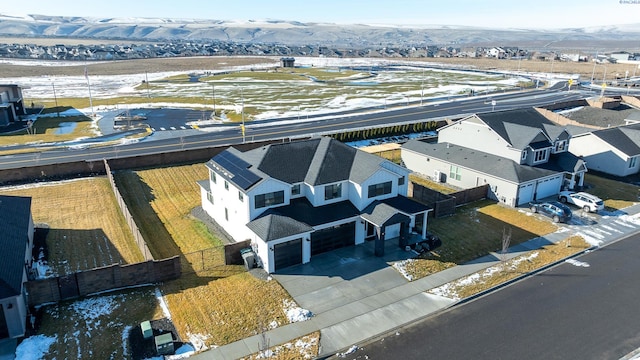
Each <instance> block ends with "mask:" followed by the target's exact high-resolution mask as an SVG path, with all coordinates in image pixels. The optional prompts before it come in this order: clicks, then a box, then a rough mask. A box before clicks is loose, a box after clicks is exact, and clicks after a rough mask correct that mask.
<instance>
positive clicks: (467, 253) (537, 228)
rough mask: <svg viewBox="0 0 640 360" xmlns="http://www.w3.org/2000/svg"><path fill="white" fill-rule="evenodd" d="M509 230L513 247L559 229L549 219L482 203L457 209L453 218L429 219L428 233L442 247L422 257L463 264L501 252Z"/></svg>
mask: <svg viewBox="0 0 640 360" xmlns="http://www.w3.org/2000/svg"><path fill="white" fill-rule="evenodd" d="M509 228H510V229H511V231H512V235H511V244H512V245H516V244H519V243H521V242H524V241H527V240H530V239H531V238H534V237H536V236H541V235H546V234H548V233H551V232H553V231H555V230H556V229H557V227H556V226H555V225H553V224H552V223H551V222H550V221H547V220H546V219H542V218H540V219H539V218H537V217H534V216H529V215H527V213H522V212H520V211H518V209H514V208H509V207H506V206H502V205H500V204H497V203H495V202H494V201H490V200H483V201H479V202H475V203H471V204H468V205H465V206H462V207H460V208H458V209H457V210H456V213H455V214H454V215H452V216H447V217H443V218H438V219H429V231H430V232H433V233H435V234H436V235H438V236H439V237H440V238H441V239H442V247H440V248H438V249H437V250H435V251H432V252H430V253H426V254H424V255H423V256H424V258H425V259H428V260H434V261H438V262H443V263H448V262H451V263H456V264H462V263H465V262H467V261H470V260H473V259H476V258H479V257H481V256H485V255H487V254H488V253H489V252H492V251H497V250H499V249H500V248H501V244H502V231H503V229H509Z"/></svg>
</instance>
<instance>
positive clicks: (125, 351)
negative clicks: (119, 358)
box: [122, 325, 133, 358]
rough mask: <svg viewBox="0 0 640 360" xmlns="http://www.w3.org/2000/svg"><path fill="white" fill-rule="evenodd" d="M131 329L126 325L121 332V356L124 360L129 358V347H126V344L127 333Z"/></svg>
mask: <svg viewBox="0 0 640 360" xmlns="http://www.w3.org/2000/svg"><path fill="white" fill-rule="evenodd" d="M132 328H133V326H131V325H127V326H125V327H124V329H123V330H122V354H123V355H124V357H125V358H127V357H129V347H128V346H127V343H128V342H129V341H128V340H129V332H130V331H131V329H132Z"/></svg>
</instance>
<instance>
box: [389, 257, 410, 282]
mask: <svg viewBox="0 0 640 360" xmlns="http://www.w3.org/2000/svg"><path fill="white" fill-rule="evenodd" d="M414 261H415V260H414V259H407V260H402V261H398V262H395V263H393V268H394V269H396V270H398V272H399V273H400V274H401V275H402V276H404V277H405V279H407V280H408V281H413V275H411V274H409V272H408V271H407V265H408V264H410V263H412V262H414Z"/></svg>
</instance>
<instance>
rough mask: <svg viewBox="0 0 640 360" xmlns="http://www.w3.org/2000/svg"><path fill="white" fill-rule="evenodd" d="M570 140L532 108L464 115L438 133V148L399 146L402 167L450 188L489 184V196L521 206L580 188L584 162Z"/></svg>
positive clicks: (411, 145)
mask: <svg viewBox="0 0 640 360" xmlns="http://www.w3.org/2000/svg"><path fill="white" fill-rule="evenodd" d="M570 138H571V136H570V134H569V132H568V131H567V130H566V129H565V128H563V127H560V126H557V125H555V124H554V123H553V122H551V121H549V120H548V119H547V118H545V117H544V116H543V115H541V114H540V113H538V112H537V111H536V110H535V109H533V108H529V109H516V110H508V111H498V112H489V113H481V114H475V115H471V116H468V117H466V118H463V119H461V120H458V121H456V122H454V123H452V124H450V125H447V126H445V127H442V128H440V129H439V130H438V144H421V143H418V142H416V141H410V142H407V143H406V144H405V145H403V146H402V149H401V156H402V160H403V162H404V163H405V165H406V166H407V167H408V168H409V169H411V170H413V171H415V172H418V173H421V174H424V175H427V176H430V177H433V178H434V179H435V180H437V181H443V182H446V183H448V184H451V185H453V186H457V187H461V188H470V187H474V186H479V185H484V184H488V185H489V194H488V197H490V198H493V199H496V200H499V201H501V202H503V203H505V204H507V205H511V206H519V205H523V204H527V203H528V202H530V201H532V200H536V199H542V198H545V197H548V196H553V195H556V194H557V193H558V192H559V191H560V190H561V189H562V188H567V189H574V188H579V187H581V186H583V183H584V173H585V172H586V171H587V168H586V166H585V163H584V161H582V160H581V159H580V158H578V157H577V156H575V155H572V154H571V153H569V152H568V145H569V140H570Z"/></svg>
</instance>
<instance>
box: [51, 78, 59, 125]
mask: <svg viewBox="0 0 640 360" xmlns="http://www.w3.org/2000/svg"><path fill="white" fill-rule="evenodd" d="M51 87H52V88H53V100H55V102H56V112H57V114H58V117H60V108H59V107H58V97H57V96H56V86H55V85H54V83H53V82H52V83H51Z"/></svg>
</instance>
